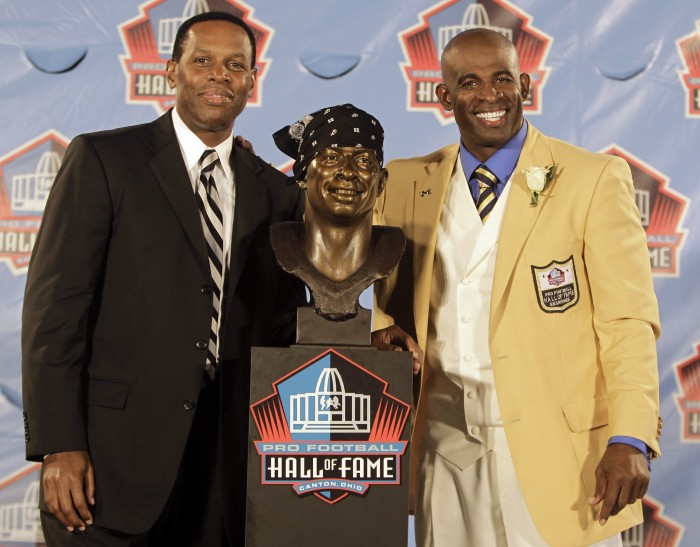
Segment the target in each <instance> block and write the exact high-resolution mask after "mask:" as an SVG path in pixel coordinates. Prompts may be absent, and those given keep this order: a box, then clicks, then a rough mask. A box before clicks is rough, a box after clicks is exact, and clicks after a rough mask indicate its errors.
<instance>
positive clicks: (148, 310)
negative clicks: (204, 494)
mask: <svg viewBox="0 0 700 547" xmlns="http://www.w3.org/2000/svg"><path fill="white" fill-rule="evenodd" d="M232 163H233V167H234V170H235V181H236V205H235V212H234V227H233V241H232V248H231V264H230V271H229V274H228V277H227V280H226V284H227V285H226V286H227V295H228V297H227V299H226V301H225V302H224V306H223V309H224V312H223V314H222V349H221V355H222V359H223V360H225V361H226V364H228V365H229V366H232V365H233V366H236V367H237V368H236V369H231V371H232V372H231V373H230V374H229V373H223V371H222V385H224V386H225V390H224V391H223V392H222V397H223V398H224V400H223V403H222V407H224V415H225V416H226V418H225V419H224V420H223V421H222V428H233V429H232V431H233V432H234V433H233V436H234V437H235V439H234V440H233V441H232V442H233V444H234V445H236V446H240V445H241V444H243V446H245V438H244V437H243V436H244V435H245V434H246V432H247V421H248V419H247V400H248V387H249V386H248V384H247V382H248V381H249V380H248V378H249V361H248V355H249V349H250V346H251V345H275V344H280V343H285V342H288V341H289V338H290V336H291V335H292V332H293V317H294V314H293V310H295V309H296V306H298V305H301V304H303V298H304V296H303V294H304V293H303V287H302V286H301V284H300V283H299V282H298V281H296V280H292V279H290V278H289V277H288V276H287V275H286V274H284V273H283V272H281V270H280V269H279V268H278V267H277V265H276V263H275V258H274V254H273V252H272V249H271V247H270V243H269V225H270V224H271V223H273V222H278V221H284V220H289V219H292V218H295V217H297V215H298V211H299V203H300V201H299V200H300V197H299V192H298V190H297V188H296V185H294V184H290V183H289V182H288V180H287V177H285V176H284V175H282V174H281V173H279V172H278V171H276V170H275V169H273V168H272V167H270V166H269V165H267V164H265V163H264V162H262V161H261V160H259V159H258V158H256V157H254V156H252V155H250V154H249V153H247V152H246V151H243V150H241V149H239V148H236V147H235V146H234V151H233V153H232ZM210 285H211V278H210V273H209V265H208V260H207V250H206V242H205V239H204V234H203V230H202V226H201V220H200V216H199V212H198V209H197V206H196V203H195V197H194V194H193V191H192V186H191V183H190V179H189V177H188V175H187V171H186V169H185V164H184V161H183V159H182V155H181V152H180V148H179V145H178V141H177V138H176V136H175V131H174V128H173V124H172V119H171V115H170V113H167V114H165V115H164V116H162V117H161V118H159V119H158V120H156V121H154V122H152V123H150V124H145V125H139V126H134V127H127V128H121V129H116V130H112V131H105V132H99V133H93V134H87V135H81V136H79V137H76V138H75V139H74V140H73V142H72V143H71V144H70V146H69V147H68V150H67V151H66V155H65V158H64V160H63V163H62V166H61V169H60V170H59V173H58V175H57V176H56V179H55V181H54V185H53V188H52V190H51V194H50V196H49V199H48V201H47V204H46V210H45V213H44V219H43V222H42V226H41V229H40V231H39V235H38V237H37V241H36V245H35V248H34V251H33V256H32V260H31V263H30V266H29V272H28V276H27V286H26V292H25V299H24V311H23V319H22V320H23V330H22V350H23V362H22V373H23V395H24V408H25V426H26V441H27V442H26V449H27V458H28V459H30V460H37V461H38V460H40V459H41V458H42V456H43V455H44V454H48V453H54V452H61V451H67V450H87V451H88V452H89V453H90V456H91V458H92V461H93V464H94V467H95V473H96V477H95V479H96V506H95V510H94V511H95V512H94V516H95V522H96V523H97V524H99V525H101V526H105V527H108V528H113V529H117V530H121V531H124V532H128V533H138V532H142V531H145V530H146V529H148V528H149V527H150V526H151V525H152V524H153V522H154V521H155V519H156V518H157V517H158V515H159V514H160V512H161V511H162V509H163V506H164V504H165V502H166V499H167V497H168V494H169V493H170V491H171V489H172V486H173V482H174V480H175V477H176V474H177V472H178V466H179V464H180V460H181V457H182V454H183V449H184V446H185V443H186V441H187V438H188V434H189V431H190V428H191V424H192V418H193V415H194V408H193V403H194V405H195V406H196V402H197V399H198V396H199V393H200V388H201V385H202V376H203V371H204V362H205V357H206V355H205V354H206V350H205V349H202V348H206V345H207V344H206V341H207V340H208V336H209V328H210V321H211V307H212V294H211V290H210ZM202 342H204V343H202ZM233 397H236V398H238V399H241V400H236V401H231V400H229V399H230V398H233ZM241 414H243V415H241ZM239 450H240V449H239ZM235 459H238V457H236V458H235ZM243 476H244V475H242V474H239V475H237V477H236V481H238V482H240V481H241V480H244V479H243V478H242V477H243ZM239 486H240V484H239ZM243 486H244V485H243Z"/></svg>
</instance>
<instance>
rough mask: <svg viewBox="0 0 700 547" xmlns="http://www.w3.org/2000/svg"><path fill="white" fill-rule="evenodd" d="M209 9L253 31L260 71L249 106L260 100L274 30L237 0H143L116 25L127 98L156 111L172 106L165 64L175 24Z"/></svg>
mask: <svg viewBox="0 0 700 547" xmlns="http://www.w3.org/2000/svg"><path fill="white" fill-rule="evenodd" d="M209 11H224V12H227V13H231V14H233V15H235V16H237V17H239V18H241V19H242V20H243V21H245V22H246V23H247V24H248V26H250V28H251V30H252V31H253V35H254V36H255V43H256V48H257V60H256V66H257V68H258V71H257V75H256V78H255V87H254V88H253V95H252V96H251V97H249V98H248V106H261V105H262V88H263V80H264V79H265V76H266V74H267V71H268V69H269V65H270V62H271V61H270V60H269V59H266V58H265V53H266V52H267V48H268V45H269V43H270V40H271V38H272V36H273V34H274V31H273V29H271V28H270V27H268V26H266V25H265V24H263V23H262V22H260V21H258V20H256V19H254V18H253V13H254V10H253V8H251V7H250V6H248V5H247V4H246V3H245V2H243V1H241V0H150V1H149V2H144V3H143V4H141V5H140V6H139V12H140V15H138V16H136V17H134V18H133V19H131V20H129V21H126V22H125V23H122V24H121V25H120V26H119V33H120V35H121V38H122V43H123V44H124V49H125V51H126V54H125V55H121V56H120V58H121V61H122V67H123V68H124V72H125V75H126V102H127V103H128V104H150V105H152V106H153V107H154V108H155V109H156V112H158V113H159V114H162V113H163V112H165V111H166V110H168V109H169V108H171V107H173V106H175V90H174V89H170V87H169V86H168V82H167V80H166V78H165V70H166V67H167V62H168V60H169V59H170V57H171V55H172V51H173V43H174V42H175V36H176V34H177V29H178V28H180V25H181V24H182V23H183V21H185V20H186V19H189V18H190V17H193V16H195V15H198V14H200V13H206V12H209Z"/></svg>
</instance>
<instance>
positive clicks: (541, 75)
mask: <svg viewBox="0 0 700 547" xmlns="http://www.w3.org/2000/svg"><path fill="white" fill-rule="evenodd" d="M418 17H419V19H420V23H418V24H417V25H415V26H413V27H411V28H409V29H407V30H405V31H403V32H400V33H399V35H398V37H399V42H400V43H401V48H402V49H403V53H404V58H405V59H406V60H405V62H403V63H400V65H401V71H402V73H403V76H404V79H405V80H406V87H407V96H406V106H407V110H410V111H416V112H421V111H423V112H426V111H432V112H433V113H434V114H435V116H436V117H437V119H438V120H439V121H440V123H442V124H443V125H446V124H448V123H450V122H451V121H452V120H453V118H454V115H453V113H452V112H445V111H444V110H443V109H442V107H441V106H440V103H439V102H438V100H437V97H436V96H435V88H436V87H437V85H438V84H439V83H440V81H441V80H442V74H441V72H440V55H441V54H442V51H443V49H445V45H447V42H449V41H450V40H451V39H452V38H453V37H454V36H456V35H457V34H459V33H460V32H462V31H463V30H467V29H471V28H488V29H491V30H495V31H497V32H500V33H501V34H503V35H504V36H505V37H506V38H508V39H509V40H510V41H511V42H513V44H515V49H516V50H517V51H518V57H519V59H520V70H521V71H522V72H527V73H528V74H530V78H531V85H530V94H529V96H528V97H527V99H526V100H525V102H524V105H523V109H524V110H525V112H529V113H530V114H539V113H541V112H542V90H543V88H544V85H545V82H546V80H547V75H548V74H549V67H547V66H545V61H546V59H547V55H548V53H549V48H550V46H551V45H552V38H551V37H550V36H548V35H547V34H545V33H544V32H542V31H541V30H538V29H536V28H534V27H532V26H531V25H530V23H531V21H532V17H531V16H530V15H529V14H528V13H526V12H524V11H522V10H521V9H519V8H517V7H515V6H514V5H513V4H511V3H510V2H509V1H508V0H478V1H466V2H465V1H464V0H447V1H443V2H440V3H438V4H434V5H433V6H431V7H430V8H428V9H427V10H425V11H423V12H421V13H420V14H419V16H418Z"/></svg>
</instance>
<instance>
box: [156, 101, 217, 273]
mask: <svg viewBox="0 0 700 547" xmlns="http://www.w3.org/2000/svg"><path fill="white" fill-rule="evenodd" d="M146 146H148V147H149V148H150V149H151V150H153V152H154V154H153V158H152V159H151V161H150V162H149V163H148V165H149V167H150V168H151V170H152V171H153V174H154V175H155V177H156V179H157V180H158V184H160V187H161V188H162V190H163V193H164V194H165V197H166V198H167V199H168V201H169V202H170V205H171V206H172V208H173V210H174V211H175V214H176V215H177V218H178V220H179V221H180V224H181V225H182V229H183V231H184V233H185V235H186V236H187V239H188V240H189V242H190V247H191V249H192V252H193V254H194V255H195V258H196V260H197V263H198V264H199V267H200V268H201V269H202V271H203V273H205V274H206V275H207V276H208V275H209V261H208V258H207V245H206V240H205V239H204V231H203V230H202V221H201V219H200V216H199V210H198V209H197V203H196V201H195V198H194V192H193V191H192V183H191V181H190V178H189V175H188V174H187V170H186V169H185V164H184V161H183V159H182V152H181V151H180V145H179V144H178V141H177V136H176V135H175V129H174V128H173V122H172V119H171V113H170V111H168V112H167V113H166V114H165V115H163V116H161V117H160V118H158V119H157V120H156V121H154V122H153V123H152V124H151V133H150V134H149V136H148V137H147V140H146Z"/></svg>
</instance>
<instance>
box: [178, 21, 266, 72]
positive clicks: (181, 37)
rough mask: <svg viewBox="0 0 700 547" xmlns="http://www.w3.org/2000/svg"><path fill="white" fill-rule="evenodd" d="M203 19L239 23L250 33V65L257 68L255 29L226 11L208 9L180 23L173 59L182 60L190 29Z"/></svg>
mask: <svg viewBox="0 0 700 547" xmlns="http://www.w3.org/2000/svg"><path fill="white" fill-rule="evenodd" d="M202 21H228V22H229V23H233V24H234V25H238V26H239V27H241V28H242V29H243V30H245V32H246V34H247V35H248V39H249V40H250V46H251V50H252V59H251V61H252V63H251V65H250V68H251V69H252V68H255V60H256V59H255V56H256V53H257V52H256V48H255V35H254V34H253V30H252V29H251V28H250V27H249V26H248V24H247V23H246V22H245V21H244V20H243V19H241V18H240V17H236V16H235V15H233V14H232V13H227V12H225V11H207V12H205V13H200V14H199V15H195V16H194V17H190V18H189V19H187V20H186V21H185V22H184V23H182V25H180V28H179V29H177V35H176V36H175V43H174V44H173V56H172V59H173V61H175V62H176V63H179V62H180V57H182V51H183V50H184V49H185V42H186V41H187V32H188V31H189V30H190V28H191V27H192V25H194V24H196V23H201V22H202Z"/></svg>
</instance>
